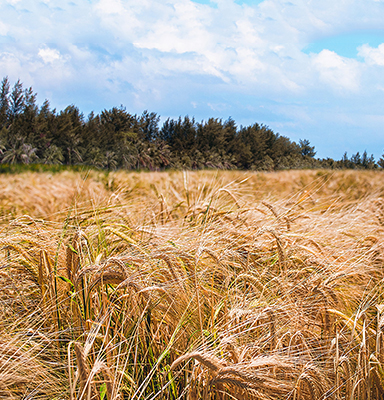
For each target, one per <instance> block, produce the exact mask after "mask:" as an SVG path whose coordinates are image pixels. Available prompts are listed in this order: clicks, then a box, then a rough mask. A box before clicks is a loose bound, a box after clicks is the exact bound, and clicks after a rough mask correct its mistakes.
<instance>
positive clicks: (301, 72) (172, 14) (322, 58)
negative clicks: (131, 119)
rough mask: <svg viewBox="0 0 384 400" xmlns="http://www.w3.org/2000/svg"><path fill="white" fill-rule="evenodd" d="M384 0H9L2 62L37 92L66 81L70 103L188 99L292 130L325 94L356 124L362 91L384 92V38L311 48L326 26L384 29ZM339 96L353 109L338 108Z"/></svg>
mask: <svg viewBox="0 0 384 400" xmlns="http://www.w3.org/2000/svg"><path fill="white" fill-rule="evenodd" d="M381 3H382V2H379V1H376V0H365V1H361V0H343V1H336V2H335V1H334V0H312V1H308V0H290V1H287V0H264V1H263V2H261V3H260V4H258V5H254V6H253V5H239V4H238V3H236V2H235V0H217V1H212V3H211V5H212V6H209V5H204V4H198V3H195V2H193V1H191V0H140V1H137V0H93V1H89V0H72V1H71V2H63V1H62V0H40V1H36V0H8V1H7V2H4V1H3V2H1V1H0V35H3V37H2V43H1V47H0V71H1V72H2V74H3V75H9V76H10V78H11V79H13V80H16V79H17V78H20V79H21V80H22V81H24V82H25V83H26V85H33V87H34V88H35V90H37V91H38V92H43V93H45V92H47V93H48V91H51V92H52V96H53V98H52V100H55V99H61V98H62V97H64V92H66V93H67V95H66V96H67V97H66V99H70V100H65V101H67V102H68V103H69V102H73V103H75V104H79V106H80V107H81V102H82V101H83V104H91V105H89V107H90V108H93V109H95V110H96V111H98V110H100V109H102V108H103V107H110V106H114V105H119V104H125V105H127V107H128V108H129V107H139V108H141V109H145V108H148V109H151V110H154V111H159V112H162V113H163V115H164V114H168V115H174V114H176V115H178V113H180V114H188V113H189V112H191V111H190V109H189V107H191V108H192V109H193V112H196V113H197V114H198V113H203V112H206V113H207V114H208V113H209V114H210V115H211V113H212V112H217V113H219V114H220V113H221V114H226V113H227V112H228V113H229V112H231V115H232V116H233V117H234V118H235V119H236V120H237V118H238V117H237V115H236V113H237V112H238V113H240V111H236V110H238V109H241V110H243V111H242V112H243V114H244V115H245V117H244V118H248V119H252V121H254V120H255V119H258V118H264V116H265V119H266V120H264V121H260V122H266V123H268V122H271V121H272V122H275V123H276V126H278V127H279V129H281V130H282V132H281V133H282V134H286V133H285V132H284V129H288V128H289V127H292V129H293V127H294V128H295V129H298V127H299V126H301V125H302V126H304V127H306V128H308V129H307V130H308V132H310V131H311V129H312V130H313V129H315V126H317V125H316V124H318V125H319V124H321V121H322V118H323V117H322V116H321V115H320V114H321V113H320V112H319V113H318V114H316V113H315V111H314V110H315V109H316V110H317V109H318V108H317V107H311V106H310V104H314V103H313V102H314V101H317V102H318V103H319V104H322V102H324V104H328V103H329V104H331V103H332V102H333V103H332V104H333V106H329V107H330V108H329V109H328V113H330V114H332V113H334V115H335V118H337V115H341V114H342V113H343V112H344V113H345V115H352V116H353V117H356V120H357V124H358V123H359V122H358V121H365V120H364V118H360V119H359V118H358V116H357V115H356V114H358V112H360V111H358V112H348V109H347V107H349V106H350V105H351V104H352V103H353V102H359V104H360V103H361V96H366V97H365V98H364V101H366V104H367V107H368V108H374V107H375V104H382V101H383V100H384V92H383V90H382V89H380V88H383V87H384V76H382V74H381V73H380V71H381V69H380V68H378V66H379V67H380V66H383V65H384V44H383V45H380V46H378V47H377V48H374V47H370V46H369V45H364V46H362V47H360V48H359V49H358V51H359V53H358V54H359V56H360V57H361V59H359V60H355V59H350V58H346V57H342V56H341V55H340V54H337V53H335V52H332V51H330V50H327V49H323V51H321V52H319V54H310V55H308V54H306V53H305V52H303V49H304V48H305V46H306V45H308V44H309V43H311V42H312V41H315V40H317V39H321V38H324V37H327V36H328V37H329V36H332V35H338V34H342V33H350V32H354V30H355V29H356V30H357V31H364V30H372V29H382V21H384V7H383V5H382V4H381ZM11 4H12V5H11ZM26 43H28V45H27V44H26ZM0 78H1V77H0ZM59 89H60V91H59ZM368 93H369V96H368ZM346 94H347V95H348V96H346ZM71 96H73V97H72V98H71ZM98 96H99V97H98ZM340 98H342V102H341V101H340ZM60 101H64V100H60ZM347 101H348V102H349V106H347V105H344V103H346V102H347ZM268 102H269V103H270V104H277V105H279V104H283V105H284V107H285V105H287V104H288V105H289V104H291V105H292V104H295V105H294V107H293V106H291V107H290V108H288V109H287V111H286V112H284V111H283V108H284V107H278V106H276V107H275V108H273V110H272V108H271V107H269V108H268V107H266V108H263V109H262V108H260V106H261V105H264V104H268ZM337 102H340V103H343V107H345V109H343V110H341V111H340V110H339V111H338V114H337V115H336V112H335V111H334V110H333V108H335V107H334V105H335V104H338V103H337ZM296 103H297V104H299V105H298V106H297V107H296ZM60 104H62V103H60ZM302 104H308V105H309V106H308V108H306V110H305V113H300V112H299V111H298V110H299V109H301V108H302ZM368 105H369V106H368ZM183 107H184V108H183ZM204 107H205V108H204ZM210 107H213V108H214V110H213V108H210ZM324 107H325V106H324ZM202 110H203V111H202ZM293 110H295V111H294V112H293ZM358 110H360V109H358ZM137 111H140V109H135V112H137ZM316 112H317V111H316ZM375 112H377V113H378V114H379V113H380V111H378V110H376V111H375ZM263 113H264V114H263ZM198 115H199V114H198ZM200 115H201V117H203V116H205V114H204V115H203V114H200ZM223 116H224V117H225V116H226V115H223ZM201 117H200V116H199V117H198V118H201ZM268 118H269V120H268ZM279 118H281V121H280V120H278V119H279ZM319 121H320V122H319ZM361 123H362V124H363V122H361ZM330 124H331V123H330ZM332 124H333V121H332ZM303 129H304V128H303ZM380 129H381V127H380ZM288 132H289V130H288ZM304 133H305V132H304ZM305 135H306V133H305Z"/></svg>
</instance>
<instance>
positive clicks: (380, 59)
mask: <svg viewBox="0 0 384 400" xmlns="http://www.w3.org/2000/svg"><path fill="white" fill-rule="evenodd" d="M358 50H359V52H358V55H359V56H360V57H363V58H364V59H365V61H366V62H367V63H368V64H371V65H380V66H384V43H382V44H380V45H379V46H378V47H377V48H372V47H371V46H369V45H368V44H364V45H362V46H361V47H359V49H358Z"/></svg>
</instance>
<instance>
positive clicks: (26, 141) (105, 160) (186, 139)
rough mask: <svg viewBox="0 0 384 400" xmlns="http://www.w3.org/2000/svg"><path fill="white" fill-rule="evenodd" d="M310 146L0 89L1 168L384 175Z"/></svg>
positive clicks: (362, 157)
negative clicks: (59, 106) (59, 104)
mask: <svg viewBox="0 0 384 400" xmlns="http://www.w3.org/2000/svg"><path fill="white" fill-rule="evenodd" d="M315 155H316V151H315V147H314V146H311V144H310V142H309V140H307V139H302V140H299V143H295V142H294V141H292V140H290V139H289V138H287V137H285V136H281V135H280V134H279V133H275V132H273V131H272V130H271V129H270V128H269V127H268V126H266V125H263V124H259V123H254V124H252V125H250V126H240V127H239V126H237V125H236V122H235V121H234V120H233V119H232V118H228V119H227V120H225V121H223V120H222V119H218V118H209V119H208V120H207V121H201V122H197V121H196V120H195V119H194V118H191V117H189V116H185V117H183V118H182V117H179V118H178V119H171V118H168V119H167V120H166V121H165V122H164V123H163V124H162V125H161V126H160V117H159V116H158V115H157V114H156V113H154V112H148V111H144V112H143V113H142V114H141V115H136V114H134V115H133V114H130V113H129V112H128V111H127V110H126V109H125V108H124V107H123V106H121V107H119V108H117V107H114V108H112V109H111V110H104V111H102V112H101V113H100V114H97V115H95V114H94V113H93V112H92V113H91V114H90V115H89V116H88V117H87V118H85V117H84V115H83V113H82V112H81V111H80V110H79V109H78V108H77V107H76V106H75V105H69V106H68V107H66V108H65V109H64V110H62V111H57V110H56V109H51V107H50V104H49V101H48V100H46V101H45V102H44V103H43V104H42V105H41V106H39V105H37V104H36V93H34V91H33V89H32V88H31V87H30V88H27V89H24V88H23V84H22V83H21V82H20V80H18V81H17V82H16V83H14V85H13V86H11V84H10V82H9V79H8V77H5V78H3V80H2V82H1V86H0V162H1V163H6V164H14V163H24V164H29V163H41V164H64V165H79V164H80V165H82V164H83V165H89V166H94V167H98V168H105V169H117V168H124V169H142V168H143V169H149V170H161V169H165V168H174V169H202V168H219V169H243V170H267V171H269V170H278V169H289V168H361V169H372V168H383V167H384V161H383V157H384V156H383V157H382V158H381V159H380V160H379V161H378V162H377V163H376V162H375V160H374V157H373V156H372V155H371V156H368V154H367V152H366V151H364V152H363V153H362V154H360V153H359V152H358V153H356V154H354V155H352V156H351V157H350V158H349V157H348V156H347V154H346V153H345V154H344V156H343V158H342V159H341V160H338V161H335V160H333V159H330V158H327V159H316V158H315Z"/></svg>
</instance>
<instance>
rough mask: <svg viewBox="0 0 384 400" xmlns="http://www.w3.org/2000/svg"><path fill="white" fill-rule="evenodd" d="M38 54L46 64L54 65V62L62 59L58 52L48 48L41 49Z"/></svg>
mask: <svg viewBox="0 0 384 400" xmlns="http://www.w3.org/2000/svg"><path fill="white" fill-rule="evenodd" d="M38 54H39V56H40V57H41V58H42V59H43V61H44V63H45V64H52V63H53V62H55V61H57V60H60V59H61V55H60V52H59V51H58V50H56V49H50V48H48V47H45V48H42V49H40V50H39V52H38Z"/></svg>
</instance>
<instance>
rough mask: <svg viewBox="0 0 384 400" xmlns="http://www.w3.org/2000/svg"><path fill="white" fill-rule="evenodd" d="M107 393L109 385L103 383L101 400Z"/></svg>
mask: <svg viewBox="0 0 384 400" xmlns="http://www.w3.org/2000/svg"><path fill="white" fill-rule="evenodd" d="M106 394H107V385H106V384H105V383H103V384H102V385H101V386H100V400H103V399H104V397H105V395H106Z"/></svg>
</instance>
